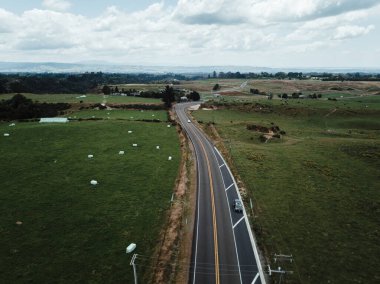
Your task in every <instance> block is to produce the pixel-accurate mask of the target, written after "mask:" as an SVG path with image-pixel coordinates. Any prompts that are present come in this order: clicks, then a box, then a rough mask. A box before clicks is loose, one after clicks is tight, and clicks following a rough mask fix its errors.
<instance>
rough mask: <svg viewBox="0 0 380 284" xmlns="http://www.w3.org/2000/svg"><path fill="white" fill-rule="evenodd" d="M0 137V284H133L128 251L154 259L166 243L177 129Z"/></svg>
mask: <svg viewBox="0 0 380 284" xmlns="http://www.w3.org/2000/svg"><path fill="white" fill-rule="evenodd" d="M129 130H132V131H133V133H130V134H128V131H129ZM5 132H7V133H9V134H10V136H9V137H4V136H3V133H5ZM0 133H1V137H0V155H1V157H2V162H1V164H0V193H1V194H0V212H1V214H0V224H1V225H0V252H1V258H0V274H1V279H2V282H3V283H26V282H34V283H55V282H60V283H83V282H86V283H122V282H125V283H132V281H133V280H132V279H133V276H132V275H133V274H132V269H131V267H130V266H129V261H130V256H129V255H126V254H125V247H126V246H127V245H128V244H130V243H131V242H135V243H137V251H136V253H139V254H141V255H145V256H150V255H151V253H152V252H153V249H154V246H155V245H156V242H157V240H158V239H159V237H158V234H159V231H160V229H161V224H162V221H163V217H164V215H165V214H164V212H165V211H166V210H167V209H168V208H169V206H170V203H169V201H170V197H171V193H172V191H173V186H174V181H175V178H176V176H177V172H178V165H179V160H180V151H179V141H178V137H177V133H176V130H175V128H174V127H172V128H168V127H167V126H166V124H165V123H144V122H134V121H115V120H109V121H108V120H107V121H96V122H95V121H86V122H70V123H68V124H65V125H58V124H57V125H41V124H36V123H17V124H16V126H14V127H9V126H8V124H0ZM133 143H137V144H138V147H137V148H136V147H132V144H133ZM156 145H160V150H157V149H156ZM120 150H124V151H125V155H119V154H118V153H119V151H120ZM88 154H93V155H94V158H93V159H88V158H87V155H88ZM169 155H170V156H172V157H173V160H172V161H168V156H169ZM92 179H95V180H97V181H98V182H99V184H98V185H97V186H96V187H93V186H91V185H90V180H92ZM18 221H20V222H22V223H20V222H18ZM16 222H17V223H18V224H16ZM146 269H149V268H146V267H145V268H143V267H141V268H140V270H139V271H140V272H141V274H142V273H144V270H146Z"/></svg>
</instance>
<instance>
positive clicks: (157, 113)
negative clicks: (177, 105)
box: [66, 109, 168, 121]
mask: <svg viewBox="0 0 380 284" xmlns="http://www.w3.org/2000/svg"><path fill="white" fill-rule="evenodd" d="M66 116H67V117H70V118H72V119H75V118H77V119H79V118H83V119H90V118H101V119H127V120H156V119H157V120H160V121H167V120H168V115H167V112H166V111H163V110H120V109H112V110H107V109H104V110H81V111H75V112H73V113H70V114H67V115H66Z"/></svg>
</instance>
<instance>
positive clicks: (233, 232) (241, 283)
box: [207, 140, 265, 284]
mask: <svg viewBox="0 0 380 284" xmlns="http://www.w3.org/2000/svg"><path fill="white" fill-rule="evenodd" d="M207 142H208V140H207ZM211 148H212V146H211ZM212 153H213V155H214V157H215V159H216V160H217V161H218V158H217V157H216V155H215V152H214V151H212ZM219 172H220V175H221V177H222V182H223V185H224V187H226V184H225V183H224V178H223V174H222V171H221V170H220V168H219ZM232 185H233V184H232ZM224 193H225V194H226V200H227V206H230V204H229V202H228V196H227V190H225V191H224ZM228 209H229V208H228ZM228 213H229V214H230V222H231V226H232V236H233V237H234V243H235V252H236V260H237V263H238V267H239V277H240V284H243V279H242V278H241V271H240V262H239V253H238V251H237V245H236V238H235V231H234V227H233V223H232V216H231V210H228ZM264 284H265V283H264Z"/></svg>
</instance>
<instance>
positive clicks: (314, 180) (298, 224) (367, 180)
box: [193, 98, 380, 283]
mask: <svg viewBox="0 0 380 284" xmlns="http://www.w3.org/2000/svg"><path fill="white" fill-rule="evenodd" d="M361 99H362V98H361ZM260 102H261V103H263V104H264V105H267V104H268V108H264V107H263V108H262V109H260V108H258V106H255V103H253V104H236V105H234V106H230V108H231V109H225V108H222V109H218V110H216V111H209V110H199V111H196V112H193V115H194V116H195V117H196V119H197V120H199V121H203V125H205V124H206V122H212V121H214V122H215V127H216V129H217V131H218V132H219V134H220V135H221V137H222V139H223V140H224V144H225V146H226V148H227V149H229V151H230V155H231V156H232V159H233V162H234V164H235V166H236V169H237V171H238V173H239V175H240V176H241V178H242V180H243V182H244V183H245V185H246V186H247V189H248V192H249V196H250V197H252V198H253V201H254V202H253V203H254V207H255V211H256V212H255V214H256V215H257V217H256V218H254V219H253V227H254V229H255V232H256V235H257V237H258V240H259V245H260V247H261V249H262V250H263V251H264V252H265V255H266V256H267V257H268V259H267V261H268V262H269V263H271V264H272V267H277V266H278V265H279V264H278V263H277V264H274V262H273V254H274V253H277V254H278V253H283V254H292V255H293V256H294V259H295V264H284V263H282V264H280V265H281V266H282V267H285V268H286V269H289V270H292V271H294V274H293V275H290V276H288V277H286V279H285V280H286V283H378V282H380V273H379V272H378V269H377V263H378V257H379V255H380V243H379V239H380V233H379V232H380V231H379V229H380V224H379V220H380V192H379V185H380V179H379V177H380V163H379V161H380V119H379V118H380V108H379V102H378V101H376V100H373V101H372V104H369V102H365V103H364V102H361V103H360V102H358V101H356V102H355V101H350V102H348V101H347V102H346V101H338V102H333V101H312V100H308V101H307V102H306V101H301V100H300V103H298V102H297V101H289V104H291V105H286V104H284V103H282V102H281V101H278V102H269V101H267V100H265V101H260ZM336 103H338V108H337V105H336ZM345 103H346V104H348V105H345ZM367 103H368V104H369V107H365V104H367ZM268 109H269V111H268ZM334 109H337V110H336V111H332V110H334ZM271 123H274V124H275V125H278V126H279V127H280V128H281V129H282V130H284V131H285V132H286V135H284V136H283V137H282V138H281V139H278V140H277V141H273V140H272V141H271V142H268V143H262V142H260V140H259V136H260V133H258V132H254V131H250V130H247V128H246V126H247V124H258V125H263V126H271ZM206 128H207V127H206ZM246 201H249V200H246ZM272 279H273V280H274V282H275V283H278V282H279V278H276V277H274V278H272Z"/></svg>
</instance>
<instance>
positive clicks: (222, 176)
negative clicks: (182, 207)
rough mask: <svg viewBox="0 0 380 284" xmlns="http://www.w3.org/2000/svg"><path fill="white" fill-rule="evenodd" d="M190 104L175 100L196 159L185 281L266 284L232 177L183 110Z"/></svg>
mask: <svg viewBox="0 0 380 284" xmlns="http://www.w3.org/2000/svg"><path fill="white" fill-rule="evenodd" d="M191 105H192V104H191V103H182V104H177V105H175V107H174V109H175V111H176V113H177V116H178V118H179V120H180V123H181V125H182V127H183V129H184V130H185V131H186V133H187V135H188V137H189V139H190V140H191V141H192V143H193V145H194V149H195V155H196V160H197V180H198V187H197V208H196V216H195V228H194V237H193V248H192V258H191V266H190V279H189V283H205V284H206V283H207V284H209V283H216V284H219V283H223V284H224V283H244V284H245V283H249V284H252V283H264V284H265V279H264V275H263V271H262V268H261V264H260V261H259V257H258V253H257V249H256V245H255V242H254V238H253V235H252V232H251V229H250V227H249V223H248V219H247V215H246V213H245V210H243V213H238V212H235V211H234V210H233V208H232V206H231V204H232V202H233V200H235V199H241V197H240V194H239V191H238V188H237V185H236V182H235V179H234V177H233V176H232V174H231V171H230V170H229V168H228V165H227V164H226V163H225V161H224V159H223V157H222V156H221V154H220V153H219V151H218V150H217V149H216V148H215V147H214V146H213V145H212V143H210V141H209V140H208V139H207V137H206V136H205V135H204V134H203V132H202V131H201V130H199V129H198V128H197V127H196V126H195V125H194V124H193V123H192V122H191V121H190V122H188V120H189V119H190V118H189V117H188V116H187V114H186V108H188V107H189V106H191Z"/></svg>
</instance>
